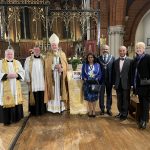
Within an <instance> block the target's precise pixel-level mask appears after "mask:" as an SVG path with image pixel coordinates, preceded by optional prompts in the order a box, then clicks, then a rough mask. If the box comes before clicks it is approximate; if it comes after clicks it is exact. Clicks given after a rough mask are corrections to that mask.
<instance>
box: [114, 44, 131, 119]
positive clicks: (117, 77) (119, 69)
mask: <svg viewBox="0 0 150 150" xmlns="http://www.w3.org/2000/svg"><path fill="white" fill-rule="evenodd" d="M126 54H127V49H126V47H125V46H121V47H120V48H119V58H118V59H117V60H116V61H115V63H114V76H113V77H114V84H115V89H116V93H117V107H118V111H119V114H118V115H117V116H115V117H117V118H120V120H125V119H127V115H128V105H129V102H130V88H131V66H132V60H131V59H129V58H128V57H127V56H126Z"/></svg>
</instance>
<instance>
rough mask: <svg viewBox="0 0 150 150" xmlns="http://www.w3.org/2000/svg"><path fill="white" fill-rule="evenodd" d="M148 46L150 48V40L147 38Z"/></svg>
mask: <svg viewBox="0 0 150 150" xmlns="http://www.w3.org/2000/svg"><path fill="white" fill-rule="evenodd" d="M147 46H150V38H147Z"/></svg>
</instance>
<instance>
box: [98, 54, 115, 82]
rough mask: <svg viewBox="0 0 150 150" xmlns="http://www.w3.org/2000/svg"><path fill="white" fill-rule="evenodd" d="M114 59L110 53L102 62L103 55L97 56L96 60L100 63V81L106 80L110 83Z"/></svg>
mask: <svg viewBox="0 0 150 150" xmlns="http://www.w3.org/2000/svg"><path fill="white" fill-rule="evenodd" d="M114 61H115V57H114V56H112V55H110V54H109V55H108V58H107V62H104V60H103V55H101V56H99V57H98V58H97V62H98V63H99V64H100V66H101V71H102V78H101V83H104V82H108V83H109V84H112V79H113V67H114ZM105 66H106V69H105ZM106 76H107V77H106Z"/></svg>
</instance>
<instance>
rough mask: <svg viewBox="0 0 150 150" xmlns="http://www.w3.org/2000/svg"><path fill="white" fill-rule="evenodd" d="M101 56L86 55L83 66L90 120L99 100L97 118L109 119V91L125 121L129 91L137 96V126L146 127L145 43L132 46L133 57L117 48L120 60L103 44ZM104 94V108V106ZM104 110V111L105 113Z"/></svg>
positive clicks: (148, 60) (149, 71) (149, 88)
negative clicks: (93, 89) (133, 50)
mask: <svg viewBox="0 0 150 150" xmlns="http://www.w3.org/2000/svg"><path fill="white" fill-rule="evenodd" d="M101 52H102V55H101V56H99V57H97V58H96V57H95V56H94V54H92V53H89V54H88V55H87V58H86V61H85V63H84V64H83V66H82V79H83V81H84V84H83V92H84V99H85V100H86V101H87V102H88V106H89V113H88V116H89V117H95V105H96V101H97V100H98V99H99V107H100V115H104V114H105V113H107V114H108V115H109V116H112V111H111V106H112V88H114V89H115V90H116V95H117V108H118V114H117V115H116V116H115V117H116V118H119V119H120V120H126V119H127V116H128V111H129V104H130V91H131V89H133V91H134V94H136V95H138V98H139V102H140V110H141V114H140V119H139V121H138V127H139V128H140V129H145V128H146V123H147V120H148V113H149V101H150V67H149V65H150V55H149V54H146V53H145V44H144V43H143V42H138V43H136V45H135V58H134V59H130V58H129V57H128V56H127V48H126V47H125V46H121V47H120V48H119V58H117V59H115V57H114V56H112V55H111V54H110V50H109V46H108V45H104V46H103V47H102V49H101ZM97 84H99V85H101V88H100V90H97V92H95V91H92V90H91V89H92V87H93V85H97ZM105 91H106V106H105V103H104V97H105ZM105 109H106V110H105Z"/></svg>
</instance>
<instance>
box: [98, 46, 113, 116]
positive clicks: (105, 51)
mask: <svg viewBox="0 0 150 150" xmlns="http://www.w3.org/2000/svg"><path fill="white" fill-rule="evenodd" d="M114 61H115V58H114V57H113V56H112V55H111V54H109V46H108V45H104V46H103V47H102V55H101V56H100V57H98V63H99V64H100V65H101V69H102V79H101V85H102V86H101V90H100V95H99V106H100V109H101V111H100V115H104V113H105V105H104V95H105V89H106V94H107V96H106V97H107V100H106V109H107V112H106V113H107V114H108V115H109V116H112V112H111V105H112V77H113V64H114Z"/></svg>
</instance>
